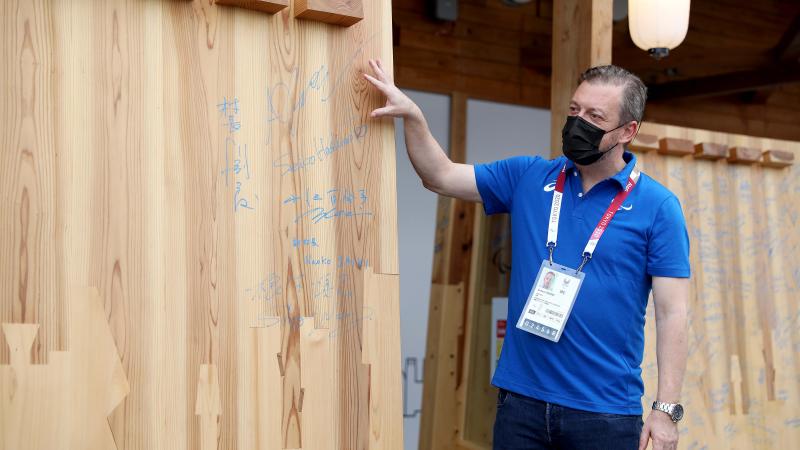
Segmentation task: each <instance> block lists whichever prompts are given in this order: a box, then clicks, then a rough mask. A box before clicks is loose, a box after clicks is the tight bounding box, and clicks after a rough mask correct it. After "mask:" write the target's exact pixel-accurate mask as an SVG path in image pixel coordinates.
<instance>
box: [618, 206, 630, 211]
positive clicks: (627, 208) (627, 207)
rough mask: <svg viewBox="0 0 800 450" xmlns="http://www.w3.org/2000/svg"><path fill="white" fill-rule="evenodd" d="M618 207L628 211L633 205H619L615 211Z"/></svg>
mask: <svg viewBox="0 0 800 450" xmlns="http://www.w3.org/2000/svg"><path fill="white" fill-rule="evenodd" d="M620 209H624V210H625V211H630V210H632V209H633V205H628V206H625V205H620V206H619V209H618V210H617V211H619V210H620Z"/></svg>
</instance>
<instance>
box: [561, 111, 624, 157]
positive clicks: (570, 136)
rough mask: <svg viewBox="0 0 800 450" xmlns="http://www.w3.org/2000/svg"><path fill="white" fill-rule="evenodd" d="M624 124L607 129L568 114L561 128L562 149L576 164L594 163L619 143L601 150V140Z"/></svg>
mask: <svg viewBox="0 0 800 450" xmlns="http://www.w3.org/2000/svg"><path fill="white" fill-rule="evenodd" d="M623 126H625V124H624V123H623V124H622V125H620V126H618V127H617V128H614V129H613V130H608V131H606V130H604V129H602V128H599V127H597V126H595V125H593V124H592V123H591V122H589V121H587V120H586V119H583V118H582V117H579V116H568V117H567V123H565V124H564V129H563V130H561V150H562V151H563V152H564V156H566V157H567V158H569V159H570V160H571V161H572V162H574V163H576V164H580V165H582V166H588V165H589V164H594V163H596V162H597V161H598V160H599V159H600V158H602V157H603V155H604V154H605V153H606V152H607V151H609V150H611V149H612V148H614V147H616V146H617V144H618V143H617V144H614V145H612V146H611V147H609V148H607V149H605V150H603V151H601V150H600V141H601V140H602V139H603V136H604V135H605V134H606V133H610V132H612V131H614V130H616V129H619V128H621V127H623Z"/></svg>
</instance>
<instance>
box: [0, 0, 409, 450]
mask: <svg viewBox="0 0 800 450" xmlns="http://www.w3.org/2000/svg"><path fill="white" fill-rule="evenodd" d="M229 3H232V2H229ZM236 3H240V4H241V3H245V6H248V7H251V8H256V9H258V11H254V10H249V9H242V8H239V7H232V6H220V5H217V4H213V3H212V2H210V1H194V2H178V1H167V0H164V1H146V2H144V1H136V0H110V1H102V2H96V1H91V0H75V1H69V2H64V1H52V0H36V1H8V2H2V6H0V25H2V27H0V28H2V31H0V36H2V39H0V49H2V52H3V55H5V56H4V61H5V64H4V65H3V67H2V69H0V88H1V89H0V148H2V152H0V201H1V202H2V207H3V208H2V212H0V230H1V231H2V232H0V323H2V325H3V326H2V330H3V333H1V334H0V394H2V396H0V448H2V449H5V450H28V449H47V450H50V449H56V448H64V449H81V450H84V449H100V448H102V449H108V448H118V449H167V448H170V449H301V448H302V449H313V450H320V449H355V448H358V449H400V448H402V447H403V445H402V394H401V372H400V336H399V305H398V303H399V286H398V261H397V244H396V237H397V229H396V228H397V225H396V205H395V189H396V186H395V160H394V158H395V149H394V128H393V125H392V123H391V121H389V120H386V121H383V120H373V119H370V118H369V112H370V111H371V110H372V109H374V108H376V107H378V106H379V105H380V104H381V103H382V101H383V99H382V98H381V97H380V94H379V93H378V92H377V91H375V90H374V89H370V88H369V87H368V83H367V82H366V80H364V79H363V77H361V72H363V71H366V70H368V69H367V64H366V61H367V59H368V58H375V57H380V58H382V59H383V61H384V64H385V66H386V67H387V69H388V70H391V68H392V54H391V29H390V27H389V24H390V21H391V10H390V2H389V0H374V1H369V2H363V5H362V2H360V1H355V0H354V1H349V2H346V3H347V5H348V8H351V9H352V11H356V12H357V14H360V15H361V16H362V17H363V18H361V19H360V20H353V21H352V22H348V23H353V24H352V26H350V27H346V26H340V25H342V23H343V22H341V21H340V22H339V25H330V24H327V23H321V22H320V21H318V20H317V19H323V18H321V17H311V16H307V17H306V18H303V19H302V20H300V19H297V18H296V16H297V15H300V14H297V12H298V5H300V4H301V3H302V4H303V5H305V6H308V7H309V8H311V9H313V8H319V9H320V11H322V10H323V9H324V8H325V7H326V5H330V4H333V3H332V2H322V1H318V0H315V1H308V2H301V1H300V0H292V1H290V2H287V1H257V0H252V1H248V2H236ZM275 5H277V6H275ZM336 5H339V3H336ZM264 11H268V12H264ZM327 12H328V13H330V11H327ZM339 12H341V11H339ZM273 13H274V14H273ZM343 14H344V15H346V14H345V13H343ZM354 14H355V13H354ZM328 18H330V16H328Z"/></svg>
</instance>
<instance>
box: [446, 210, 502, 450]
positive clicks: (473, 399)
mask: <svg viewBox="0 0 800 450" xmlns="http://www.w3.org/2000/svg"><path fill="white" fill-rule="evenodd" d="M475 222H476V226H475V237H474V240H475V241H476V244H475V249H474V250H473V255H472V258H473V262H472V264H471V272H472V274H471V276H470V284H471V287H470V293H471V294H470V296H469V300H468V303H467V319H466V329H465V332H464V335H465V336H466V341H465V345H464V350H463V352H464V355H465V357H464V361H463V366H464V373H465V374H464V380H463V382H462V383H461V384H460V387H459V389H458V391H457V392H456V398H457V401H458V403H459V404H460V405H463V406H462V407H461V414H460V415H461V421H462V423H463V425H462V429H463V432H462V438H461V440H462V442H464V443H467V444H471V445H473V446H476V447H483V448H490V447H491V445H492V430H493V420H488V419H490V418H493V417H494V415H495V413H496V411H497V403H496V399H497V388H495V387H494V386H492V385H491V384H490V383H489V366H490V363H489V358H490V356H489V355H490V352H489V345H490V343H491V339H490V330H491V318H492V298H493V297H505V296H507V295H508V286H509V284H510V279H511V271H510V267H511V221H510V217H509V216H508V215H507V214H502V215H495V216H491V217H486V216H485V215H484V213H483V211H481V210H477V211H476V213H475Z"/></svg>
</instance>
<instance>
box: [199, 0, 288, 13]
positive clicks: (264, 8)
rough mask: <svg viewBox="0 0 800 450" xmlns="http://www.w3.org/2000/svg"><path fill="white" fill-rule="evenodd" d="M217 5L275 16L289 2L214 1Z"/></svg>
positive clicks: (264, 0)
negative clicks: (237, 7)
mask: <svg viewBox="0 0 800 450" xmlns="http://www.w3.org/2000/svg"><path fill="white" fill-rule="evenodd" d="M214 2H215V3H217V4H218V5H229V6H239V7H241V8H248V9H254V10H256V11H261V12H265V13H269V14H275V13H276V12H278V11H280V10H282V9H283V8H286V7H287V6H289V0H214Z"/></svg>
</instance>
